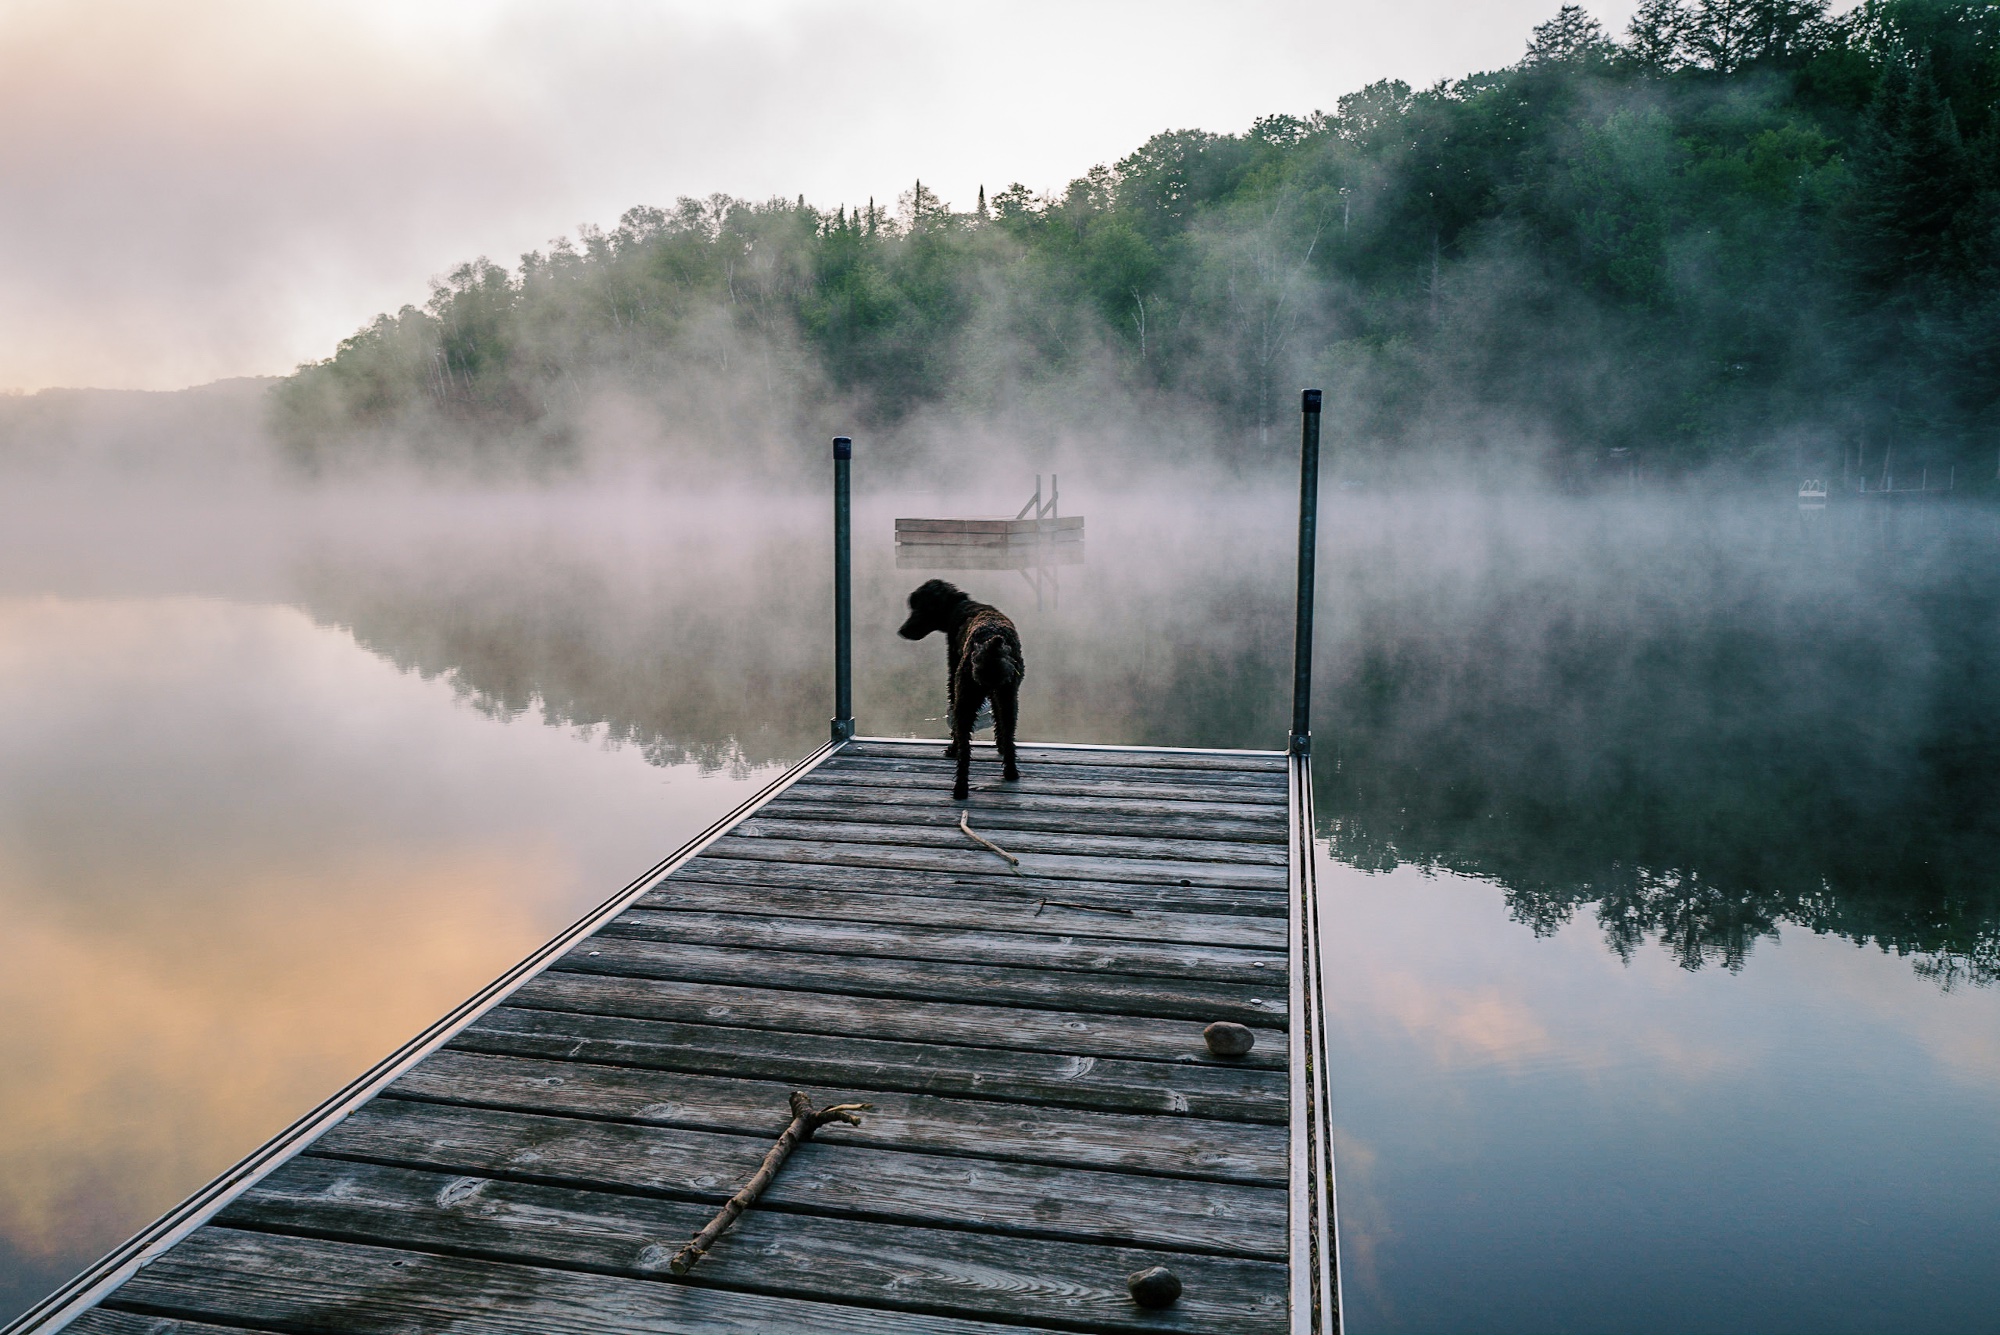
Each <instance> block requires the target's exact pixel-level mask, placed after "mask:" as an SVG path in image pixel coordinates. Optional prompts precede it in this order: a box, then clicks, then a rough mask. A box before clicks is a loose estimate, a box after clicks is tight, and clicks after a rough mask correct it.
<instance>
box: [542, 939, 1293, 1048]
mask: <svg viewBox="0 0 2000 1335" xmlns="http://www.w3.org/2000/svg"><path fill="white" fill-rule="evenodd" d="M552 967H554V968H556V969H569V970H575V971H578V972H582V973H612V974H622V975H625V976H628V977H633V978H678V979H684V980H686V981H689V982H711V983H737V984H741V985H743V986H746V987H781V988H790V989H795V990H799V991H807V992H838V993H845V994H847V995H849V996H861V997H870V996H873V997H908V998H910V999H911V1000H913V1001H963V1002H971V1003H973V1004H979V1003H987V1004H993V1005H1009V1006H1022V1007H1029V1008H1036V1009H1043V1010H1064V1011H1088V1012H1092V1013H1097V1014H1107V1015H1138V1016H1150V1017H1154V1018H1158V1019H1185V1020H1198V1021H1200V1022H1201V1023H1202V1024H1204V1025H1206V1024H1209V1023H1210V1022H1211V1021H1214V1020H1234V1021H1236V1022H1237V1023H1238V1024H1247V1025H1260V1026H1270V1027H1277V1026H1280V1025H1283V1024H1284V1023H1285V1012H1286V1007H1287V1006H1288V1004H1289V998H1288V997H1287V995H1286V988H1285V979H1284V976H1283V973H1282V971H1273V972H1276V974H1277V976H1276V977H1274V978H1273V979H1272V980H1271V981H1270V982H1269V983H1268V984H1263V983H1258V984H1249V983H1225V982H1210V981H1208V980H1205V979H1195V978H1147V977H1141V976H1138V975H1134V974H1116V973H1103V974H1093V973H1080V972H1076V971H1069V970H1057V969H1016V968H1009V967H1005V966H1001V965H977V964H952V963H941V962H938V961H933V960H900V959H874V958H871V957H869V956H866V955H814V954H807V953H804V952H796V953H793V952H783V953H781V952H776V951H769V950H750V949H743V948H734V947H727V946H702V945H690V944H687V943H685V942H679V941H646V940H641V939H639V938H636V937H617V936H596V937H592V938H591V939H590V940H588V941H584V942H580V943H579V944H578V945H577V946H576V947H575V948H574V949H573V950H571V951H570V952H569V953H568V954H567V955H564V956H563V957H562V958H561V959H559V960H557V961H556V963H555V964H554V965H553V966H552Z"/></svg>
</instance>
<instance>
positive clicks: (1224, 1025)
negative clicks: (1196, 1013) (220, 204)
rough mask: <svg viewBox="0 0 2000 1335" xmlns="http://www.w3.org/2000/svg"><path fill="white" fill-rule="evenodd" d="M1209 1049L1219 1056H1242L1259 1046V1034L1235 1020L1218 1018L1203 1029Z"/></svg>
mask: <svg viewBox="0 0 2000 1335" xmlns="http://www.w3.org/2000/svg"><path fill="white" fill-rule="evenodd" d="M1201 1036H1202V1037H1203V1038H1204V1039H1206V1040H1207V1041H1208V1050H1209V1051H1210V1052H1213V1053H1214V1054H1215V1055H1216V1056H1218V1057H1241V1056H1242V1055H1243V1054H1244V1053H1246V1052H1248V1051H1250V1049H1251V1048H1254V1047H1256V1046H1257V1035H1255V1034H1253V1033H1251V1032H1250V1031H1249V1030H1248V1029H1247V1028H1245V1027H1244V1026H1243V1025H1240V1024H1237V1023H1236V1022H1235V1021H1234V1020H1217V1021H1216V1022H1215V1023H1214V1024H1212V1025H1210V1026H1209V1027H1208V1028H1206V1029H1204V1030H1202V1031H1201Z"/></svg>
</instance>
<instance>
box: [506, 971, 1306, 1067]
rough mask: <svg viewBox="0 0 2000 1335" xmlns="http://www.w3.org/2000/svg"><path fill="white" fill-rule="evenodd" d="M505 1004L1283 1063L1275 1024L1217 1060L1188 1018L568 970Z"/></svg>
mask: <svg viewBox="0 0 2000 1335" xmlns="http://www.w3.org/2000/svg"><path fill="white" fill-rule="evenodd" d="M507 1004H508V1005H510V1006H519V1007H524V1008H526V1009H529V1010H552V1011H575V1012H579V1013H582V1014H587V1015H614V1016H623V1017H626V1018H629V1019H638V1020H671V1021H678V1022H681V1023H686V1024H709V1025H730V1026H735V1027H738V1028H745V1029H767V1030H773V1031H777V1032H783V1033H795V1034H826V1035H835V1036H841V1037H847V1038H875V1039H899V1040H902V1041H904V1042H910V1043H933V1044H938V1043H942V1044H949V1045H951V1046H953V1047H970V1048H1011V1049H1016V1050H1019V1051H1023V1052H1034V1053H1043V1054H1048V1053H1055V1054H1059V1055H1076V1056H1086V1057H1117V1058H1125V1059H1129V1060H1132V1061H1156V1062H1177V1063H1179V1064H1181V1065H1203V1066H1221V1067H1224V1068H1234V1069H1243V1068H1246V1067H1247V1068H1260V1067H1262V1068H1269V1069H1271V1070H1279V1069H1282V1068H1283V1067H1284V1065H1285V1036H1284V1034H1283V1033H1281V1032H1279V1031H1278V1030H1275V1029H1266V1030H1263V1031H1261V1032H1259V1033H1257V1034H1256V1040H1257V1046H1256V1047H1255V1048H1253V1049H1252V1050H1251V1051H1250V1052H1249V1053H1248V1054H1247V1055H1246V1056H1243V1057H1238V1058H1234V1059H1224V1058H1220V1057H1214V1056H1211V1055H1210V1054H1209V1051H1208V1047H1207V1044H1206V1043H1205V1042H1204V1041H1203V1039H1202V1028H1203V1026H1201V1025H1199V1024H1196V1023H1194V1022H1193V1021H1191V1020H1151V1019H1143V1018H1139V1017H1134V1016H1125V1015H1089V1014H1086V1013H1084V1012H1082V1011H1042V1010H1021V1009H1018V1008H1011V1007H1006V1006H967V1005H959V1004H954V1003H951V1002H942V1001H900V1000H895V999H891V998H883V997H847V996H840V995H837V994H833V993H825V992H794V991H787V990H782V989H777V988H761V987H732V986H728V985H725V984H721V983H686V982H679V981H676V980H672V979H655V978H618V977H610V976H606V975H601V974H582V973H570V972H551V973H545V974H542V975H541V976H540V977H537V978H533V979H530V980H529V981H528V982H527V983H526V984H525V985H523V986H522V988H521V989H520V990H519V991H517V992H515V993H514V994H513V995H512V996H511V997H509V998H508V999H507Z"/></svg>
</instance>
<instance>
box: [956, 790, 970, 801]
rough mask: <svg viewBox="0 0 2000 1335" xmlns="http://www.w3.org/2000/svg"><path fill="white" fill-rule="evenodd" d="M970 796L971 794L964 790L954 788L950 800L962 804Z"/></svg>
mask: <svg viewBox="0 0 2000 1335" xmlns="http://www.w3.org/2000/svg"><path fill="white" fill-rule="evenodd" d="M971 796H972V794H971V792H969V791H968V790H966V789H964V788H954V789H952V790H951V800H952V801H954V802H963V801H965V800H966V799H967V798H969V797H971Z"/></svg>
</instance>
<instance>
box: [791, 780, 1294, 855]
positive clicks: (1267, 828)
mask: <svg viewBox="0 0 2000 1335" xmlns="http://www.w3.org/2000/svg"><path fill="white" fill-rule="evenodd" d="M793 792H796V790H793ZM898 796H899V797H901V798H902V799H904V800H902V801H900V802H880V801H871V800H866V799H861V800H857V799H854V798H824V797H822V796H821V795H820V794H818V793H805V794H801V795H799V796H796V797H794V796H793V795H792V792H787V793H786V795H785V796H784V797H783V798H781V799H779V800H778V801H776V802H773V803H772V804H771V805H770V806H768V807H765V808H764V811H763V817H764V818H765V819H767V820H809V821H828V822H836V823H841V824H861V823H867V824H875V825H884V824H887V825H925V826H936V825H938V824H939V823H940V822H943V823H946V824H949V825H950V826H952V827H953V828H956V827H957V824H958V810H959V808H958V807H957V806H955V805H953V804H952V803H950V802H949V801H948V800H947V798H948V794H947V793H945V792H944V791H942V790H940V791H934V792H928V793H927V792H923V791H921V790H914V789H911V790H905V791H903V792H902V793H900V794H898ZM968 810H969V811H970V812H971V818H972V824H973V826H974V828H977V829H987V830H1019V831H1022V832H1024V833H1028V834H1048V835H1091V836H1110V837H1119V838H1134V839H1174V840H1187V839H1195V840H1203V841H1209V842H1215V843H1226V844H1272V843H1276V844H1282V843H1284V842H1285V840H1286V839H1287V838H1289V837H1290V828H1289V827H1288V826H1287V825H1286V823H1285V822H1284V820H1283V819H1280V818H1264V819H1257V820H1241V819H1238V818H1235V817H1228V816H1206V815H1202V814H1200V813H1198V812H1192V811H1178V812H1171V813H1170V812H1164V811H1149V812H1142V813H1138V814H1130V815H1127V814H1120V813H1117V812H1110V811H1047V810H1039V809H1036V808H1034V807H1032V806H1029V807H1023V806H1021V805H1020V804H1017V803H1012V802H1008V801H1006V800H1004V795H1003V797H1002V798H1000V799H994V798H990V797H988V796H987V795H985V794H981V795H980V796H979V797H977V798H974V799H973V800H972V802H971V803H970V804H969V805H968Z"/></svg>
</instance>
